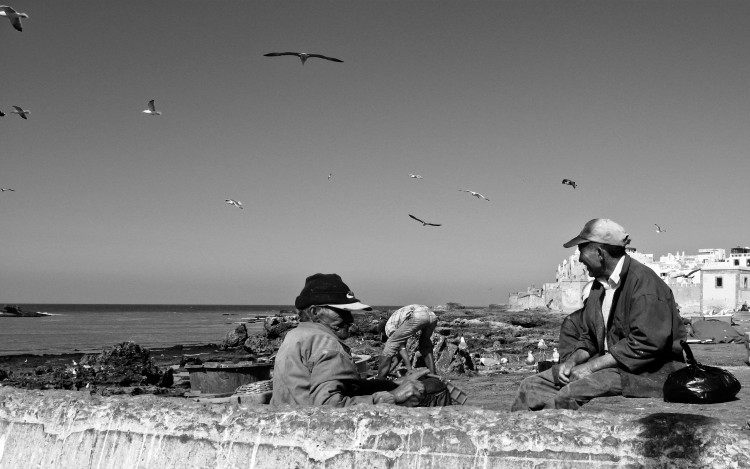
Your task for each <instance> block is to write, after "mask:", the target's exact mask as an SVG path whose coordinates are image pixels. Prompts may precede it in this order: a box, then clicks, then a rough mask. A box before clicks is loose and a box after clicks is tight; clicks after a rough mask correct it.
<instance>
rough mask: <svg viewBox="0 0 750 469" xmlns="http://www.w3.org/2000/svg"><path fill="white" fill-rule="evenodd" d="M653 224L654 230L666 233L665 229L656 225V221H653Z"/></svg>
mask: <svg viewBox="0 0 750 469" xmlns="http://www.w3.org/2000/svg"><path fill="white" fill-rule="evenodd" d="M654 226H655V227H656V232H657V233H666V232H667V230H662V229H661V226H659V225H657V224H656V223H654Z"/></svg>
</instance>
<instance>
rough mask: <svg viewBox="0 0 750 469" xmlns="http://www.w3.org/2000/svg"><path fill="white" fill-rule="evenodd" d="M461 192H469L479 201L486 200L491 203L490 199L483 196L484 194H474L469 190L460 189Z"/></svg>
mask: <svg viewBox="0 0 750 469" xmlns="http://www.w3.org/2000/svg"><path fill="white" fill-rule="evenodd" d="M459 192H468V193H469V194H471V195H473V196H474V197H476V198H477V199H484V200H486V201H487V202H489V201H490V199H488V198H487V197H485V196H483V195H482V194H480V193H479V192H474V191H470V190H468V189H459Z"/></svg>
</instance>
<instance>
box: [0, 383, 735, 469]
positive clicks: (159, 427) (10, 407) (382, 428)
mask: <svg viewBox="0 0 750 469" xmlns="http://www.w3.org/2000/svg"><path fill="white" fill-rule="evenodd" d="M749 451H750V433H748V432H745V431H742V430H739V429H737V428H736V426H735V427H732V426H727V425H724V424H722V423H721V422H720V421H718V420H717V419H714V418H711V417H706V416H701V415H690V414H680V413H657V414H650V415H647V416H645V417H644V416H642V415H639V416H635V415H631V414H623V413H619V414H612V413H607V412H598V413H586V412H585V411H582V412H572V411H544V412H538V413H530V412H521V413H506V412H493V411H487V410H483V409H480V408H476V407H453V408H451V407H446V408H439V409H406V408H401V407H393V406H362V407H358V408H352V409H330V408H296V409H290V408H273V407H268V406H258V407H253V408H246V409H243V408H237V407H234V408H233V407H230V406H224V405H209V406H205V405H202V404H199V403H196V402H192V401H187V400H182V399H174V398H160V397H156V396H138V397H121V396H115V397H107V398H101V397H93V396H89V395H87V394H84V393H77V392H71V391H22V390H18V389H14V388H7V387H6V388H0V468H3V469H4V468H8V469H10V468H26V467H28V468H31V467H33V468H40V469H46V468H50V469H52V468H54V469H57V468H102V469H103V468H155V467H159V468H171V467H179V468H180V469H186V468H284V469H287V468H353V469H354V468H357V469H359V468H367V469H377V468H396V467H427V468H444V467H445V468H450V469H461V468H493V467H508V468H530V467H590V468H599V467H750V460H749V459H748V452H749Z"/></svg>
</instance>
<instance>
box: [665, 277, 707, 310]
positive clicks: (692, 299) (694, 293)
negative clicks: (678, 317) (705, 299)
mask: <svg viewBox="0 0 750 469" xmlns="http://www.w3.org/2000/svg"><path fill="white" fill-rule="evenodd" d="M669 288H671V289H672V294H674V300H675V301H676V302H677V304H678V305H680V312H681V313H683V314H685V313H699V312H700V311H701V289H702V286H701V284H694V285H669Z"/></svg>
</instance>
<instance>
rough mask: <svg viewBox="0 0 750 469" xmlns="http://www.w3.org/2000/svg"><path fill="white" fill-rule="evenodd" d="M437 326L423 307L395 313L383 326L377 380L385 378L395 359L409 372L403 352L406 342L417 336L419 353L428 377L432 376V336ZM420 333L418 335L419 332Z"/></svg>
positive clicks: (406, 354)
mask: <svg viewBox="0 0 750 469" xmlns="http://www.w3.org/2000/svg"><path fill="white" fill-rule="evenodd" d="M436 326H437V316H435V313H434V312H433V311H432V310H431V309H430V308H428V307H427V306H424V305H409V306H404V307H403V308H400V309H398V310H396V311H395V312H394V313H393V314H392V315H391V317H390V318H389V319H388V322H387V323H386V325H385V334H386V336H388V340H387V341H386V343H385V345H384V346H383V353H382V355H381V356H380V365H379V366H378V378H381V379H382V378H385V377H386V376H387V375H388V373H389V372H390V371H391V367H392V361H393V360H394V358H395V359H396V360H395V361H396V364H398V357H399V356H400V357H401V359H402V360H403V361H404V364H405V365H406V369H407V370H408V371H412V366H411V360H409V354H408V353H407V351H406V342H407V341H408V340H409V338H410V337H412V336H415V335H416V334H417V333H419V334H420V335H419V352H420V353H421V354H422V358H424V362H425V364H426V365H427V368H429V370H430V372H431V373H432V374H436V370H435V357H434V356H433V354H432V340H431V339H430V338H431V337H432V333H433V332H434V331H435V327H436ZM420 331H421V332H420Z"/></svg>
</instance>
